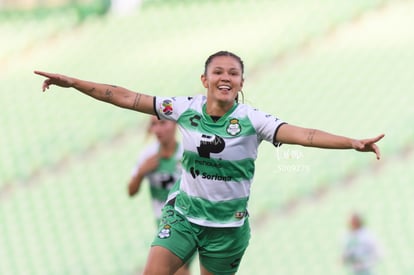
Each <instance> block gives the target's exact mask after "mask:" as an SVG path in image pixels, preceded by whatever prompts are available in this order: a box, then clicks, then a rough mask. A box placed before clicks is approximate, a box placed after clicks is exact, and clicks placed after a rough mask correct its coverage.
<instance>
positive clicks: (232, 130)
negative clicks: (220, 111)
mask: <svg viewBox="0 0 414 275" xmlns="http://www.w3.org/2000/svg"><path fill="white" fill-rule="evenodd" d="M226 131H227V133H228V134H229V135H232V136H236V135H237V134H239V133H240V132H241V126H240V123H239V120H238V119H237V118H232V119H230V124H229V126H227V129H226Z"/></svg>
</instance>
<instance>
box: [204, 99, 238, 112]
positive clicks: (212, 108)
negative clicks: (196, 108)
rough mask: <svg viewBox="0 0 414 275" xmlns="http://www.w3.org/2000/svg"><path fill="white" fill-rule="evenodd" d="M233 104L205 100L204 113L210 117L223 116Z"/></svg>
mask: <svg viewBox="0 0 414 275" xmlns="http://www.w3.org/2000/svg"><path fill="white" fill-rule="evenodd" d="M234 104H235V103H234V102H216V101H213V102H209V101H208V100H207V103H206V112H207V114H208V115H210V116H224V115H225V114H226V113H227V112H228V111H229V110H230V109H231V108H232V107H233V105H234Z"/></svg>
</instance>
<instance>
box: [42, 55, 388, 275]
mask: <svg viewBox="0 0 414 275" xmlns="http://www.w3.org/2000/svg"><path fill="white" fill-rule="evenodd" d="M35 73H36V74H39V75H41V76H44V77H46V79H45V80H44V82H43V91H45V90H46V89H48V88H49V87H50V85H57V86H60V87H73V88H75V89H77V90H78V91H80V92H82V93H84V94H86V95H89V96H91V97H93V98H95V99H97V100H101V101H105V102H108V103H111V104H114V105H117V106H119V107H122V108H127V109H131V110H134V111H138V112H142V113H146V114H151V115H156V116H158V118H159V119H161V120H173V121H176V122H177V123H178V125H179V129H180V131H181V134H182V137H183V141H182V142H183V147H184V153H183V159H182V174H181V178H180V181H179V182H178V184H176V185H175V187H176V188H175V189H174V188H173V189H172V191H171V192H170V195H169V198H168V202H167V203H166V206H165V207H164V209H163V223H162V224H161V226H160V228H159V233H158V234H157V235H156V237H155V239H154V241H153V243H152V246H151V249H150V252H149V255H148V259H147V263H146V267H145V270H144V274H146V275H147V274H173V273H174V272H175V271H176V270H178V269H179V268H180V266H182V265H183V263H185V262H186V261H187V260H188V259H189V257H191V255H193V253H194V251H196V250H197V251H198V254H199V260H200V269H201V274H202V275H211V274H215V275H230V274H235V273H236V272H237V270H238V267H239V264H240V261H241V258H242V256H243V254H244V252H245V250H246V248H247V246H248V243H249V239H250V226H249V220H248V212H247V203H248V200H249V196H250V185H251V183H252V180H253V175H254V161H255V159H256V157H257V148H258V146H259V144H260V143H261V141H263V140H265V141H268V142H271V143H273V144H274V145H275V146H279V145H280V144H282V143H285V144H298V145H302V146H310V147H318V148H327V149H355V150H357V151H360V152H374V153H375V154H376V157H377V159H379V158H380V150H379V148H378V147H377V145H376V142H378V141H379V140H380V139H382V138H383V136H384V135H383V134H381V135H379V136H377V137H374V138H368V139H353V138H349V137H344V136H338V135H334V134H330V133H327V132H324V131H321V130H317V129H311V128H303V127H299V126H294V125H291V124H288V123H285V122H283V121H282V120H281V119H279V118H277V117H275V116H273V115H270V114H267V113H264V112H261V111H259V110H257V109H254V108H252V107H250V106H248V105H245V104H240V103H238V100H237V99H238V93H239V92H240V91H241V90H242V87H243V83H244V78H243V73H244V64H243V61H242V60H241V59H240V57H239V56H237V55H235V54H234V53H231V52H227V51H220V52H217V53H215V54H213V55H211V56H209V57H208V59H207V60H206V62H205V67H204V73H203V74H202V75H201V83H202V85H203V86H204V88H206V90H207V95H206V96H204V95H198V96H194V97H184V96H179V97H158V96H150V95H145V94H142V93H135V92H132V91H130V90H127V89H125V88H122V87H117V86H113V85H106V84H98V83H94V82H90V81H85V80H80V79H76V78H73V77H68V76H64V75H60V74H53V73H46V72H39V71H35Z"/></svg>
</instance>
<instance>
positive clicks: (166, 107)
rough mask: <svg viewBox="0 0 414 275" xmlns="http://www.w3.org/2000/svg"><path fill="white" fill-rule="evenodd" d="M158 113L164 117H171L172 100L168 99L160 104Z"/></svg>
mask: <svg viewBox="0 0 414 275" xmlns="http://www.w3.org/2000/svg"><path fill="white" fill-rule="evenodd" d="M160 111H161V112H162V113H163V114H164V115H167V116H169V115H171V114H172V113H173V104H172V100H170V99H165V100H164V101H163V102H162V103H161V108H160Z"/></svg>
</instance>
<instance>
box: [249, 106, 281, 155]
mask: <svg viewBox="0 0 414 275" xmlns="http://www.w3.org/2000/svg"><path fill="white" fill-rule="evenodd" d="M249 118H250V120H251V121H252V123H253V125H255V128H256V131H257V134H258V137H259V139H260V140H266V141H268V142H270V143H272V144H273V145H275V146H276V147H279V146H281V145H282V143H280V142H278V141H277V140H276V139H275V137H276V134H277V131H278V130H279V127H280V126H281V125H283V124H286V122H284V121H283V120H281V119H279V118H277V117H276V116H274V115H271V114H267V113H265V112H262V111H259V110H257V109H252V111H251V112H250V115H249Z"/></svg>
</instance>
